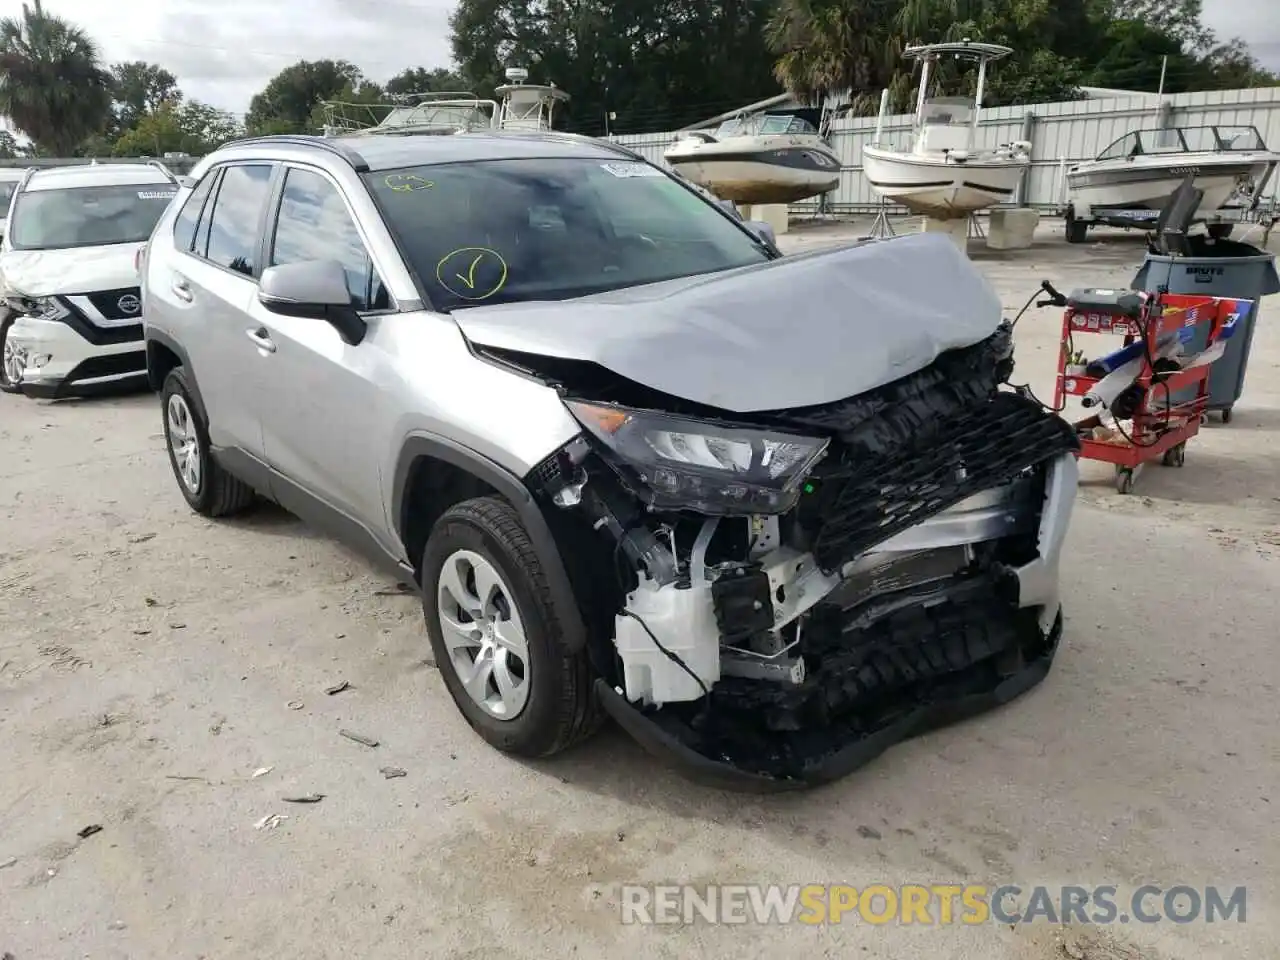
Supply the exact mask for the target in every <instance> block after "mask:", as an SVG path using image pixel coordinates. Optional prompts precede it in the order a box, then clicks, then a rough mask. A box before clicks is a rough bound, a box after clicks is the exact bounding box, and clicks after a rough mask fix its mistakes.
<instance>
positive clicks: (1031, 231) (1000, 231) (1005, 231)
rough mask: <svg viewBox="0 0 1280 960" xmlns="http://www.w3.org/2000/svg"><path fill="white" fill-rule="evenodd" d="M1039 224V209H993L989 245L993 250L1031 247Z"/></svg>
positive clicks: (988, 238)
mask: <svg viewBox="0 0 1280 960" xmlns="http://www.w3.org/2000/svg"><path fill="white" fill-rule="evenodd" d="M1039 225H1040V212H1039V211H1038V210H1021V209H1019V210H992V211H991V220H990V221H989V223H988V225H987V246H988V247H990V248H991V249H992V250H1027V249H1030V247H1031V244H1032V242H1033V240H1034V239H1035V235H1036V227H1038V226H1039Z"/></svg>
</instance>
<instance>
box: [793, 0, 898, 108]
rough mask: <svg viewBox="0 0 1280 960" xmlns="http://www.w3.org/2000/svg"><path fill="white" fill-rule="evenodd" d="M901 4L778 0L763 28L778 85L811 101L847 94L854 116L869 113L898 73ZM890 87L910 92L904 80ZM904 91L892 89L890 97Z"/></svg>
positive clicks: (890, 0)
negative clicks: (896, 24) (897, 17)
mask: <svg viewBox="0 0 1280 960" xmlns="http://www.w3.org/2000/svg"><path fill="white" fill-rule="evenodd" d="M900 6H901V3H900V0H780V3H779V4H778V8H777V11H776V12H775V13H774V16H773V18H772V19H771V20H770V21H769V25H768V39H769V45H770V46H771V47H772V48H773V50H774V51H775V52H776V53H777V54H778V62H777V65H776V66H775V68H774V75H775V76H776V77H777V78H778V82H779V83H781V84H782V85H783V86H784V87H786V88H787V91H788V92H789V93H791V94H793V95H795V96H796V97H799V98H802V99H806V100H809V101H810V102H815V101H816V100H817V99H818V98H820V97H822V96H823V95H826V94H839V93H841V92H843V91H848V92H849V99H850V102H851V106H852V112H853V113H854V114H865V113H874V112H875V109H876V106H877V105H878V104H879V102H880V91H881V90H882V89H883V88H884V87H886V86H890V85H891V81H894V80H895V74H896V73H897V72H898V69H899V60H898V58H899V57H900V56H901V53H902V39H901V38H900V37H899V36H898V35H897V33H896V31H895V29H894V16H895V13H896V12H897V10H898V8H899V7H900ZM904 80H905V83H904ZM894 86H896V87H903V86H905V87H907V88H908V90H909V87H910V79H909V77H907V78H901V77H898V78H897V83H896V84H894ZM908 90H902V91H897V90H895V91H894V94H895V99H897V98H898V97H899V96H903V97H904V98H905V94H906V93H907V92H908Z"/></svg>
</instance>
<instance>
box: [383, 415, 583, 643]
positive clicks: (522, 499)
mask: <svg viewBox="0 0 1280 960" xmlns="http://www.w3.org/2000/svg"><path fill="white" fill-rule="evenodd" d="M494 495H496V496H500V497H502V498H503V499H504V500H506V501H507V502H508V503H510V504H511V505H512V506H513V507H514V508H515V509H516V512H517V513H518V514H519V515H520V522H521V523H522V524H523V525H524V528H525V531H526V532H527V533H528V534H529V539H530V540H531V541H532V542H533V545H534V548H535V549H536V550H537V552H538V557H539V559H540V560H541V561H542V566H543V570H544V572H545V573H546V575H547V580H548V586H549V588H550V590H551V597H552V601H553V602H554V603H555V606H556V613H557V616H558V618H559V621H560V624H561V626H562V627H563V629H564V631H565V634H566V636H565V638H564V639H565V642H566V644H567V645H568V646H569V648H570V649H571V650H574V651H577V650H581V649H582V648H583V647H584V646H585V645H586V638H587V633H586V626H585V623H584V621H583V617H582V612H581V610H580V608H579V606H578V601H577V598H576V596H575V595H574V591H573V584H572V582H571V581H570V579H569V573H568V570H567V569H566V567H565V563H564V559H563V557H562V556H561V553H560V547H559V545H558V544H557V542H556V538H555V536H554V534H553V533H552V530H551V526H550V524H548V522H547V518H546V517H545V516H544V515H543V513H542V508H541V507H540V506H539V504H538V502H537V501H536V500H535V499H534V497H533V494H532V493H531V492H530V490H529V488H528V487H527V486H526V485H525V483H524V481H523V480H522V479H521V478H520V477H517V476H516V475H515V474H514V473H512V472H511V471H510V470H508V469H506V468H505V467H503V466H502V465H501V464H498V463H495V462H494V461H493V460H490V459H489V458H488V457H486V456H484V455H483V454H481V453H478V452H476V451H475V450H472V449H471V448H469V447H466V446H463V445H462V444H459V443H456V442H454V441H452V440H447V439H445V438H444V437H437V436H423V435H420V434H418V435H414V436H411V437H409V438H408V439H407V440H405V442H404V445H403V446H402V447H401V449H400V453H399V456H398V458H397V460H396V466H395V473H394V476H393V478H392V489H391V504H390V506H391V518H392V522H393V524H394V527H395V532H396V536H397V537H398V538H399V539H400V542H401V544H402V545H403V546H404V548H405V553H406V556H407V557H408V559H409V563H410V564H411V565H412V566H413V569H414V573H415V575H416V576H417V577H418V579H419V580H421V577H422V570H421V563H422V552H423V549H424V548H425V547H426V542H427V537H428V536H429V534H430V532H431V527H432V526H433V525H434V524H435V521H436V520H437V519H438V518H439V517H440V516H441V515H443V514H444V512H445V511H446V510H448V509H449V507H451V506H453V505H454V504H455V503H459V502H461V501H462V500H466V499H470V498H471V497H477V496H494ZM419 585H420V586H423V587H424V589H425V585H423V584H421V583H420V584H419Z"/></svg>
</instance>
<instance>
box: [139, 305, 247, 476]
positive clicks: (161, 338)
mask: <svg viewBox="0 0 1280 960" xmlns="http://www.w3.org/2000/svg"><path fill="white" fill-rule="evenodd" d="M145 342H146V347H147V379H148V380H149V381H150V383H151V389H153V390H154V391H155V392H156V393H159V392H160V390H161V388H162V387H164V378H163V377H161V376H160V375H159V371H157V370H156V369H155V364H153V363H152V354H151V345H152V344H153V343H156V344H159V345H160V346H162V347H164V348H165V349H166V350H169V351H171V352H172V353H173V355H174V356H176V357H177V358H178V363H179V365H180V366H181V367H182V369H183V370H184V371H186V376H187V389H188V391H189V392H190V393H191V400H192V402H193V403H195V405H196V413H197V414H199V415H200V419H201V420H203V421H204V422H205V423H208V422H209V414H208V411H207V410H206V409H205V406H204V397H203V396H201V394H200V384H199V382H198V381H197V380H196V372H195V370H194V369H193V368H192V366H191V358H190V357H189V356H187V351H186V350H185V349H184V348H183V347H182V346H181V345H180V344H179V343H178V341H177V340H174V339H173V338H172V337H171V336H169V335H168V334H167V333H161V332H160V331H159V330H150V329H149V330H147V331H146V341H145ZM245 482H246V483H248V481H247V480H246V481H245Z"/></svg>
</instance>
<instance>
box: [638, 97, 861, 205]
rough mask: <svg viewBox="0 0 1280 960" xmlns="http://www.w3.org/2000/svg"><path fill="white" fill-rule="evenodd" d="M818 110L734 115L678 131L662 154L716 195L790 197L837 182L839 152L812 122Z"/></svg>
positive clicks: (743, 200)
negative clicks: (708, 128) (711, 126)
mask: <svg viewBox="0 0 1280 960" xmlns="http://www.w3.org/2000/svg"><path fill="white" fill-rule="evenodd" d="M817 114H818V111H816V110H787V111H767V112H765V113H758V114H753V115H750V116H740V117H734V118H733V119H731V120H726V121H725V122H724V123H722V124H720V126H719V127H717V128H716V130H715V132H714V133H707V132H705V131H693V132H688V133H684V134H681V136H680V139H678V140H676V142H675V143H674V144H672V145H671V146H670V147H669V148H668V149H667V152H666V153H665V154H664V157H663V158H664V159H665V160H666V161H667V164H668V165H669V166H670V167H671V169H673V170H675V171H676V172H678V173H679V174H680V175H681V176H683V177H685V178H686V179H687V180H689V181H690V182H692V183H696V184H698V186H700V187H704V188H706V189H707V190H710V191H711V192H712V193H713V194H715V195H716V196H717V197H719V198H720V199H721V200H731V201H733V202H734V203H737V204H742V205H749V204H769V203H794V202H796V201H797V200H804V199H805V198H807V197H813V196H817V195H818V194H820V193H827V192H829V191H831V190H834V189H835V188H836V187H837V186H839V184H840V158H839V156H837V155H836V153H835V151H834V150H832V149H831V147H830V146H829V145H828V144H827V142H826V141H825V140H824V139H823V138H822V136H821V135H820V134H819V132H818V128H817V127H816V126H814V124H813V122H812V119H811V118H813V119H816V118H817Z"/></svg>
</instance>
